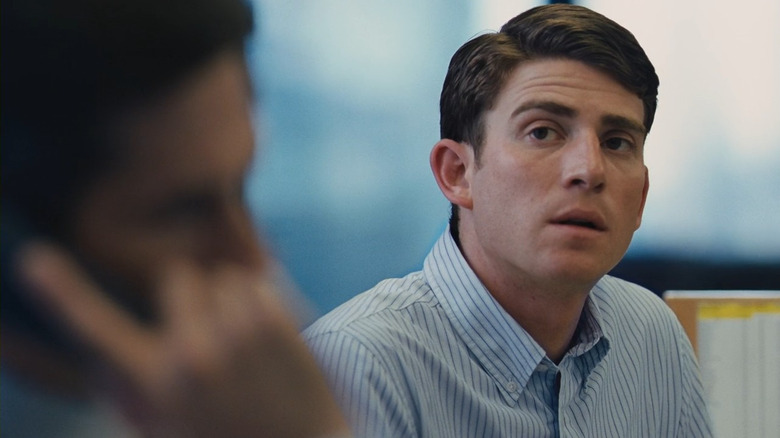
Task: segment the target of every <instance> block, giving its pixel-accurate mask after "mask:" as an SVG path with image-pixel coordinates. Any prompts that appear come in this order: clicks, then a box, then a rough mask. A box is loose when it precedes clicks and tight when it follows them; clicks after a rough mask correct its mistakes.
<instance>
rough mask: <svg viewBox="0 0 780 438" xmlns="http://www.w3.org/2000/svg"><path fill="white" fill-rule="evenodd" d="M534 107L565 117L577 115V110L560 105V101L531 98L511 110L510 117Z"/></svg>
mask: <svg viewBox="0 0 780 438" xmlns="http://www.w3.org/2000/svg"><path fill="white" fill-rule="evenodd" d="M534 109H538V110H542V111H546V112H548V113H551V114H555V115H557V116H563V117H567V118H573V117H576V116H577V110H575V109H574V108H570V107H568V106H566V105H561V104H560V103H557V102H552V101H548V100H532V101H529V102H526V103H524V104H522V105H520V106H519V107H517V108H516V109H515V110H514V111H512V118H514V117H515V116H517V115H518V114H521V113H524V112H526V111H530V110H534Z"/></svg>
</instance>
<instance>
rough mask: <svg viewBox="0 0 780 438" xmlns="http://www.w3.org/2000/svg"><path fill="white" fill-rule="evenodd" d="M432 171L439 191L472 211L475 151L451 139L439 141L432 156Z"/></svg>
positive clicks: (454, 202)
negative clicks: (472, 176) (472, 170)
mask: <svg viewBox="0 0 780 438" xmlns="http://www.w3.org/2000/svg"><path fill="white" fill-rule="evenodd" d="M430 163H431V170H432V171H433V176H434V177H435V178H436V183H437V184H438V185H439V189H440V190H441V192H442V193H443V194H444V197H446V198H447V199H448V200H449V201H450V202H451V203H453V204H455V205H457V206H459V207H461V208H467V209H469V210H471V209H472V206H473V201H472V198H471V166H472V165H473V163H474V149H473V148H472V147H471V146H469V145H467V144H464V143H458V142H457V141H453V140H450V139H446V138H445V139H442V140H439V142H438V143H436V144H435V145H434V146H433V149H432V150H431V156H430Z"/></svg>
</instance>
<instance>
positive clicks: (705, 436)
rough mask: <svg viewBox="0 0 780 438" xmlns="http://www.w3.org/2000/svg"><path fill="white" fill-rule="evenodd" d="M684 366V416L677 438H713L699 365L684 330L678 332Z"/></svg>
mask: <svg viewBox="0 0 780 438" xmlns="http://www.w3.org/2000/svg"><path fill="white" fill-rule="evenodd" d="M677 336H678V345H680V348H681V350H682V351H681V353H682V357H681V366H682V415H681V417H680V425H679V428H678V430H677V436H678V437H680V438H685V437H693V438H699V437H701V438H711V437H712V436H713V435H712V425H711V420H710V416H709V412H708V411H707V404H706V402H705V397H704V387H703V385H702V381H701V374H700V372H699V365H698V363H697V362H696V358H695V357H694V354H693V348H692V347H691V343H690V341H689V340H688V336H687V335H686V334H685V332H683V330H682V328H681V327H680V328H679V331H678V335H677Z"/></svg>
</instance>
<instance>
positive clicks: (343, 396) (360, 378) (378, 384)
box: [306, 332, 418, 438]
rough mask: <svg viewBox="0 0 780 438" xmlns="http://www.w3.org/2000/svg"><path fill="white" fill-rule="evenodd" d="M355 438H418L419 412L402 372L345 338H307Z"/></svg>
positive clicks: (323, 335)
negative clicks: (417, 419) (417, 414)
mask: <svg viewBox="0 0 780 438" xmlns="http://www.w3.org/2000/svg"><path fill="white" fill-rule="evenodd" d="M306 342H307V343H308V344H309V347H310V349H311V351H312V353H313V354H314V356H315V359H316V360H317V361H318V363H319V365H320V367H321V368H322V370H323V372H324V373H325V376H326V378H327V380H328V383H329V385H330V387H331V390H332V391H333V394H334V396H335V397H336V400H337V402H338V403H339V404H340V406H341V409H342V410H343V412H344V415H345V416H346V417H347V419H348V421H349V422H350V426H351V427H352V432H353V434H354V436H356V437H366V438H374V437H377V438H379V437H399V438H403V437H416V436H418V434H417V432H416V431H417V428H416V426H415V423H416V421H415V417H416V413H415V412H416V410H415V409H414V407H413V402H412V401H411V397H410V394H409V391H408V389H407V388H406V386H405V384H406V381H405V379H404V377H403V375H402V373H399V372H397V371H396V370H397V367H392V366H388V362H389V361H387V360H380V359H379V357H378V356H377V355H376V354H375V353H372V352H371V351H369V349H368V348H367V347H366V346H365V345H364V344H362V343H361V342H360V341H359V340H357V339H355V337H353V336H351V335H349V334H345V333H343V332H329V333H321V334H317V335H315V336H309V337H307V338H306Z"/></svg>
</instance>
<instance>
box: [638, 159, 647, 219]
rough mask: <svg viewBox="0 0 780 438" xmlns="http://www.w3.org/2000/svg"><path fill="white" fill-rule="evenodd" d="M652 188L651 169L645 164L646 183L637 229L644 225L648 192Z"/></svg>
mask: <svg viewBox="0 0 780 438" xmlns="http://www.w3.org/2000/svg"><path fill="white" fill-rule="evenodd" d="M649 190H650V171H649V170H647V166H645V185H644V187H643V188H642V204H641V205H640V206H639V216H637V218H636V229H639V226H640V225H642V215H643V213H644V211H645V203H646V202H647V193H648V191H649Z"/></svg>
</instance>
